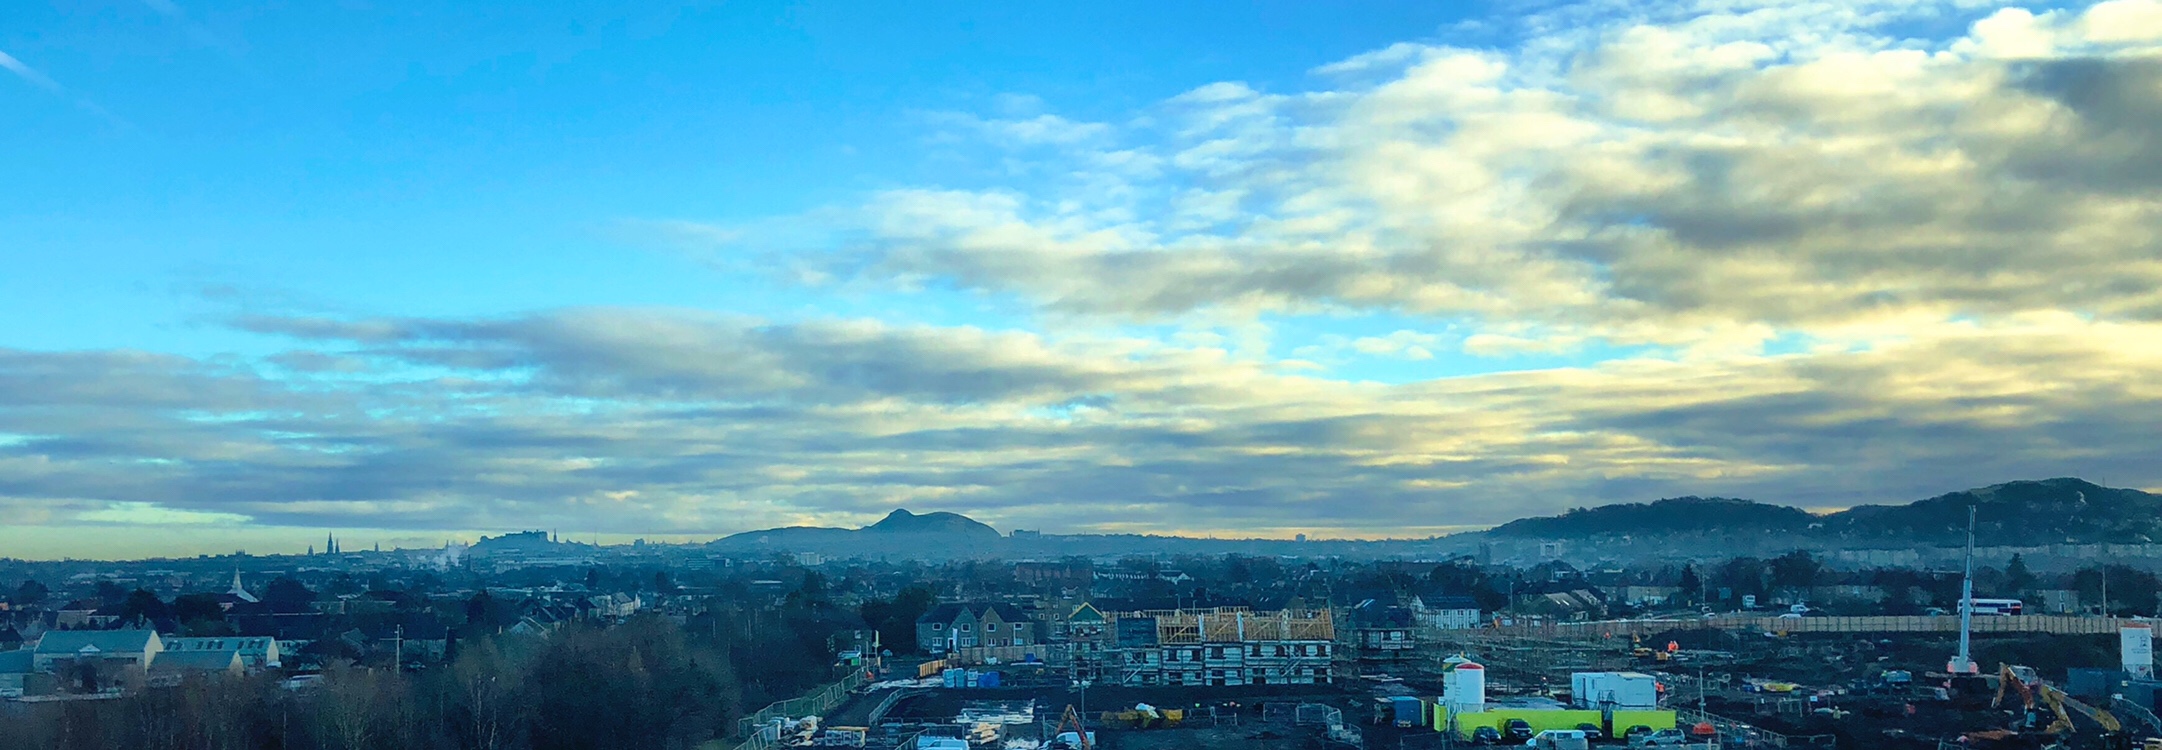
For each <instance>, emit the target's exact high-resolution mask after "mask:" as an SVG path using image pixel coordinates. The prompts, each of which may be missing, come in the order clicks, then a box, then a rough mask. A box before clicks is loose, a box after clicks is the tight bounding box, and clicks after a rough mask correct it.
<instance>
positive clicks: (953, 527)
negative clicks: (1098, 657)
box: [707, 509, 1005, 557]
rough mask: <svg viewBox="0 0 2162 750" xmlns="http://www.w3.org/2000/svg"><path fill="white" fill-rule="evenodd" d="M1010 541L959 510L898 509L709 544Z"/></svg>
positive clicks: (787, 547) (942, 548)
mask: <svg viewBox="0 0 2162 750" xmlns="http://www.w3.org/2000/svg"><path fill="white" fill-rule="evenodd" d="M1004 541H1005V538H1004V537H1002V536H1000V535H999V533H998V529H994V528H991V527H990V526H988V525H986V524H984V523H983V522H981V521H977V520H976V519H973V518H969V517H968V516H964V515H961V514H958V513H925V514H921V515H918V514H915V513H910V512H908V511H907V510H905V509H896V510H895V511H893V512H892V513H889V514H886V517H885V518H883V519H880V520H879V522H878V523H874V524H871V525H869V526H865V527H863V528H860V529H838V528H830V527H824V526H790V527H786V528H779V529H765V530H763V531H746V532H743V533H741V534H733V535H730V536H725V537H721V538H720V539H715V540H713V541H712V542H711V543H709V544H707V547H709V548H712V549H715V550H722V551H754V550H772V551H776V552H780V551H788V552H820V553H825V554H835V555H842V554H845V555H870V556H878V555H897V556H908V557H968V556H973V555H974V554H977V553H980V552H982V551H984V548H996V547H998V546H999V545H1000V544H1001V543H1002V542H1004Z"/></svg>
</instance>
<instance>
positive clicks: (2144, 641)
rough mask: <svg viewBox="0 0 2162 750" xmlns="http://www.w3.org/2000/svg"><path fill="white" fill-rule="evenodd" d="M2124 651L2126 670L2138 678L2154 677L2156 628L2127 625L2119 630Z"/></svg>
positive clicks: (2119, 641)
mask: <svg viewBox="0 0 2162 750" xmlns="http://www.w3.org/2000/svg"><path fill="white" fill-rule="evenodd" d="M2117 639H2118V641H2117V642H2118V646H2119V647H2120V648H2122V649H2123V653H2124V671H2125V674H2128V675H2131V676H2132V678H2133V679H2136V680H2152V679H2154V628H2152V627H2149V626H2147V625H2126V626H2124V627H2123V628H2122V629H2119V630H2118V631H2117Z"/></svg>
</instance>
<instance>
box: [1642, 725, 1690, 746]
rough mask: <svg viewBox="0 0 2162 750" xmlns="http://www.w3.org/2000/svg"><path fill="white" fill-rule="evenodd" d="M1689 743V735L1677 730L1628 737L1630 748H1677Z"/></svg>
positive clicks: (1664, 730)
mask: <svg viewBox="0 0 2162 750" xmlns="http://www.w3.org/2000/svg"><path fill="white" fill-rule="evenodd" d="M1688 743H1689V735H1686V734H1682V730H1679V729H1661V730H1659V731H1657V732H1647V733H1645V734H1634V733H1632V734H1631V735H1630V736H1629V746H1630V747H1679V746H1681V745H1686V744H1688Z"/></svg>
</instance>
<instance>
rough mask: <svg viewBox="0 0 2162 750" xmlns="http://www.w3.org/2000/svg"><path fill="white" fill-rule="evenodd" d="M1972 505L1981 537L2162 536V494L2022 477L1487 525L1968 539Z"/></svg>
mask: <svg viewBox="0 0 2162 750" xmlns="http://www.w3.org/2000/svg"><path fill="white" fill-rule="evenodd" d="M1970 505H1971V506H1973V507H1974V508H1975V538H1976V542H1977V543H1979V544H1985V545H1991V546H1997V545H2004V546H2022V545H2042V544H2098V543H2107V544H2142V543H2149V542H2153V541H2155V540H2157V539H2162V495H2155V494H2150V493H2147V492H2143V491H2140V490H2134V489H2121V488H2114V487H2103V486H2101V485H2097V484H2094V483H2092V482H2088V481H2086V480H2084V479H2079V478H2076V477H2057V478H2053V479H2039V480H2017V481H2011V482H2004V483H2000V484H1994V485H1989V486H1987V487H1977V488H1974V489H1969V490H1960V491H1957V492H1948V493H1945V494H1942V495H1937V496H1935V497H1930V498H1925V499H1922V500H1916V501H1913V502H1910V503H1905V504H1901V505H1857V506H1854V507H1852V508H1848V509H1845V510H1841V511H1837V512H1833V513H1826V514H1822V515H1816V514H1811V513H1809V512H1807V511H1804V510H1802V509H1800V508H1794V507H1792V506H1785V505H1776V504H1772V503H1764V502H1758V501H1754V500H1740V499H1735V498H1701V497H1681V498H1669V499H1665V500H1658V501H1654V502H1650V503H1617V504H1613V505H1602V506H1598V507H1594V508H1578V509H1573V510H1571V511H1569V512H1566V513H1563V514H1561V515H1556V516H1539V517H1532V518H1521V519H1517V520H1515V521H1511V522H1509V523H1505V524H1502V525H1500V526H1496V527H1494V528H1493V529H1489V530H1487V531H1486V532H1484V533H1485V535H1486V536H1488V537H1492V538H1502V539H1556V540H1560V539H1583V538H1593V537H1600V536H1645V535H1651V536H1657V535H1684V534H1691V533H1704V534H1741V533H1782V534H1794V535H1797V536H1799V537H1804V538H1808V539H1811V540H1817V541H1825V540H1848V541H1861V540H1872V539H1874V540H1896V541H1904V542H1909V543H1914V544H1943V543H1958V542H1962V541H1964V540H1965V537H1966V531H1967V508H1968V506H1970Z"/></svg>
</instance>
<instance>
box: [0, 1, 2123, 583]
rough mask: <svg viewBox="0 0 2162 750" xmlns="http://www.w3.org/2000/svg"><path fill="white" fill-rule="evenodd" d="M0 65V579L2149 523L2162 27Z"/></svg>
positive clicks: (24, 43) (327, 35)
mask: <svg viewBox="0 0 2162 750" xmlns="http://www.w3.org/2000/svg"><path fill="white" fill-rule="evenodd" d="M0 54H4V55H6V57H4V58H0V68H4V69H5V70H4V71H0V153H4V154H7V159H6V160H5V163H4V165H0V177H4V178H5V179H0V262H4V264H5V267H6V268H7V272H6V273H4V274H0V321H6V322H7V323H9V324H10V325H6V326H0V521H6V523H5V524H0V528H4V529H6V530H4V531H0V555H5V554H10V552H11V551H16V550H19V552H14V553H15V554H22V555H28V556H51V555H63V554H74V553H79V552H80V551H82V550H84V549H92V550H95V551H97V552H98V553H99V554H114V555H127V556H136V555H142V554H168V553H183V552H196V551H226V550H228V549H229V548H232V547H235V546H248V547H250V548H253V549H257V550H262V551H271V550H283V549H288V548H290V549H299V548H300V546H301V545H303V544H305V543H307V542H308V541H312V540H314V539H316V538H319V536H320V534H319V533H318V532H319V531H321V530H324V529H341V530H345V531H346V536H348V537H349V538H357V539H361V540H363V541H364V543H365V542H367V541H372V540H375V539H381V540H385V541H386V542H387V543H390V544H433V543H435V542H439V541H440V540H442V539H446V538H471V537H472V536H474V535H476V534H481V533H496V532H501V531H509V530H517V529H520V528H524V527H527V526H536V525H537V526H545V527H548V528H556V529H562V530H565V531H576V532H588V533H591V534H594V535H599V536H601V537H602V538H604V539H608V538H628V537H631V536H655V537H663V538H677V539H701V538H710V537H712V536H715V535H719V534H725V533H730V532H734V531H742V530H746V529H751V528H759V527H763V526H771V525H780V524H790V523H820V524H835V525H848V524H856V523H863V522H868V521H871V520H875V519H876V518H878V517H880V516H882V515H884V513H885V512H886V511H887V510H890V509H891V508H892V507H895V506H897V505H906V506H909V507H910V508H912V509H914V510H919V511H923V510H954V511H960V512H965V513H969V514H971V515H974V516H977V517H979V518H983V519H985V520H987V521H990V522H992V523H994V524H996V525H1000V526H1001V527H1013V526H1020V527H1025V528H1047V529H1050V530H1053V531H1061V530H1063V531H1085V530H1118V531H1136V530H1138V531H1151V532H1194V533H1212V534H1255V535H1265V536H1290V535H1292V534H1295V533H1309V534H1313V535H1317V536H1332V535H1342V536H1376V535H1402V534H1413V535H1418V534H1427V533H1442V532H1445V531H1449V530H1454V529H1459V528H1463V527H1467V526H1478V525H1482V524H1491V523H1496V522H1500V521H1504V520H1508V519H1510V518H1514V517H1517V516H1521V515H1526V514H1533V513H1545V512H1552V511H1556V510H1559V509H1563V508H1567V507H1574V506H1580V505H1585V504H1595V503H1601V502H1615V501H1629V500H1648V499H1653V498H1656V497H1661V496H1671V495H1681V494H1726V495H1739V496H1748V497H1757V498H1761V499H1765V500H1768V501H1773V502H1782V503H1790V504H1796V505H1803V506H1807V507H1839V506H1844V505H1851V504H1856V503H1862V502H1901V501H1905V500H1911V499H1916V498H1918V497H1922V496H1925V495H1930V494H1935V493H1938V492H1944V491H1951V490H1956V489H1964V488H1967V487H1971V486H1978V485H1983V484H1989V483H1993V482H1998V481H2006V480H2012V479H2026V478H2040V477H2043V476H2059V475H2080V476H2085V477H2086V478H2089V479H2094V480H2097V481H2103V482H2105V483H2112V484H2116V485H2120V486H2135V487H2149V488H2153V487H2162V472H2158V470H2157V469H2156V468H2155V466H2154V462H2153V461H2151V455H2147V454H2146V453H2145V451H2144V449H2143V448H2142V447H2141V446H2146V445H2152V444H2153V442H2152V441H2153V439H2154V438H2157V437H2162V434H2157V433H2156V429H2157V428H2155V427H2153V426H2152V425H2155V424H2162V419H2158V417H2162V392H2157V391H2154V390H2153V389H2152V388H2150V387H2149V386H2146V385H2143V383H2149V382H2162V380H2157V379H2155V378H2152V377H2151V376H2152V375H2155V374H2162V350H2158V349H2156V348H2155V347H2156V346H2158V345H2157V344H2153V343H2150V342H2162V328H2158V327H2157V326H2158V321H2162V297H2158V296H2157V294H2158V293H2157V291H2156V290H2157V289H2158V288H2162V246H2158V245H2157V242H2158V241H2162V240H2158V239H2157V238H2158V237H2162V208H2157V207H2156V206H2155V205H2154V204H2153V202H2152V201H2151V199H2150V198H2149V196H2151V195H2152V194H2153V190H2154V189H2155V188H2157V187H2162V162H2156V161H2155V159H2154V156H2153V155H2154V154H2155V153H2162V131H2158V130H2157V126H2156V125H2155V123H2156V122H2162V110H2157V109H2155V107H2154V106H2153V104H2152V103H2153V102H2154V101H2156V100H2158V98H2157V97H2156V96H2155V95H2154V90H2155V89H2154V87H2157V86H2162V66H2157V65H2156V64H2155V63H2154V60H2155V59H2157V58H2158V56H2162V1H2158V0H2107V1H2106V2H2100V3H2089V2H2071V3H2066V4H2061V5H2051V4H1992V3H1972V2H1951V1H1950V0H1946V1H1944V2H1935V1H1931V2H1889V1H1888V0H1803V1H1799V2H1763V3H1757V2H1739V3H1736V2H1725V1H1723V0H1722V1H1720V2H1713V1H1711V0H1706V2H1702V3H1633V2H1625V1H1623V0H1587V1H1586V2H1576V3H1562V2H1553V3H1549V2H1527V3H1518V2H1499V3H1491V4H1484V3H1479V4H1474V3H1462V4H1452V3H1361V4H1357V5H1355V6H1346V5H1335V4H1317V3H1257V4H1248V5H1242V6H1237V7H1227V6H1223V5H1220V4H1185V5H1172V6H1165V5H1163V4H1141V3H1094V4H1083V5H1075V6H1070V7H1048V6H1016V5H1013V4H1000V3H945V4H936V5H933V6H928V7H924V6H904V5H896V4H874V3H861V4H853V5H842V4H821V5H818V6H815V7H811V6H790V5H783V4H776V3H721V4H712V5H696V6H663V5H658V4H624V5H617V6H605V5H597V4H588V5H578V6H569V5H547V6H544V7H521V8H509V7H502V8H499V7H493V6H485V7H484V6H473V5H471V4H448V3H444V4H430V3H399V4H387V3H385V4H369V3H363V2H349V3H327V4H303V5H299V6H290V7H259V8H249V7H235V6H231V5H225V6H209V5H203V4H196V3H186V2H179V0H172V1H168V0H149V1H148V2H116V3H110V4H102V5H74V4H53V5H45V6H38V7H32V8H28V9H27V12H16V13H11V14H9V15H8V16H7V17H6V18H4V19H0ZM175 528H178V529H183V530H184V532H183V533H178V534H175V533H170V531H171V530H172V529H175Z"/></svg>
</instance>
